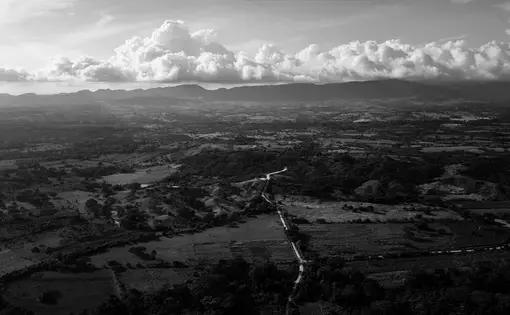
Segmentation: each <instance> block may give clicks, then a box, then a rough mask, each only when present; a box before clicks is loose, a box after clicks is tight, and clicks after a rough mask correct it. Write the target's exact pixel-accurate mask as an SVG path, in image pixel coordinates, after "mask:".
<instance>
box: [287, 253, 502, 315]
mask: <svg viewBox="0 0 510 315" xmlns="http://www.w3.org/2000/svg"><path fill="white" fill-rule="evenodd" d="M509 283H510V265H509V264H508V263H507V262H493V261H486V262H482V263H478V264H476V265H475V266H473V268H469V269H457V268H448V269H434V270H432V269H431V270H414V271H412V272H411V273H410V275H409V276H408V278H407V280H406V281H405V283H404V284H403V286H401V287H398V288H393V289H387V288H383V287H381V286H380V284H379V283H378V282H377V281H375V280H371V279H368V278H367V277H365V276H364V275H363V274H362V273H361V272H359V271H356V270H352V269H350V268H344V267H343V264H342V261H341V260H337V259H334V258H332V259H328V260H327V261H323V262H321V263H320V264H316V265H313V266H310V268H309V269H308V270H307V272H306V274H305V279H304V280H303V282H302V285H301V286H300V288H299V291H298V293H297V299H298V300H299V301H301V302H316V301H322V303H324V304H325V305H326V306H327V307H325V309H324V310H323V311H325V314H339V315H342V314H345V315H347V314H377V315H379V314H380V315H386V314H388V315H390V314H420V315H421V314H494V315H496V314H497V315H499V314H501V315H502V314H509V313H510V284H509Z"/></svg>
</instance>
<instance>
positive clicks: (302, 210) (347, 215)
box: [282, 199, 461, 223]
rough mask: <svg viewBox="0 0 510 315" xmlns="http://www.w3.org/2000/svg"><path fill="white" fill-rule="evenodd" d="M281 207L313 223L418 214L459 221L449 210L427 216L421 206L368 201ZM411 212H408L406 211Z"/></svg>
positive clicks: (289, 202) (384, 219)
mask: <svg viewBox="0 0 510 315" xmlns="http://www.w3.org/2000/svg"><path fill="white" fill-rule="evenodd" d="M282 203H283V205H284V208H285V209H286V210H287V211H288V213H289V214H291V215H295V216H297V217H299V218H304V219H307V220H308V221H310V222H314V221H315V220H318V219H324V220H326V221H327V222H331V223H344V222H351V221H355V220H366V219H368V220H370V221H373V222H387V221H392V220H406V219H414V218H415V217H416V216H417V215H421V216H422V217H423V218H426V219H431V220H444V219H461V217H460V215H459V214H457V213H456V212H454V211H452V210H449V209H439V208H437V209H436V210H431V211H430V214H425V213H424V210H425V209H426V208H427V207H425V206H423V205H420V204H409V205H382V204H374V203H367V202H353V201H345V202H323V203H319V202H317V201H304V200H303V201H301V200H299V201H298V200H292V199H288V200H283V201H282ZM344 205H345V206H352V207H353V208H354V209H353V210H350V209H344V208H343V207H344ZM368 206H372V207H373V208H374V211H372V212H368V211H363V212H362V211H356V210H355V209H356V208H359V207H368ZM409 209H411V210H409Z"/></svg>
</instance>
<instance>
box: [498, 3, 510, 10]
mask: <svg viewBox="0 0 510 315" xmlns="http://www.w3.org/2000/svg"><path fill="white" fill-rule="evenodd" d="M494 6H495V7H497V8H499V9H502V10H505V11H510V2H503V3H498V4H495V5H494Z"/></svg>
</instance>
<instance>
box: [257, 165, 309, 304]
mask: <svg viewBox="0 0 510 315" xmlns="http://www.w3.org/2000/svg"><path fill="white" fill-rule="evenodd" d="M286 171H287V167H285V168H284V169H282V170H281V171H277V172H272V173H268V174H266V176H265V177H262V178H259V180H265V181H266V185H265V186H264V188H263V189H262V192H261V193H260V195H261V196H262V198H264V200H265V201H266V202H268V203H269V204H271V205H272V206H274V207H275V208H276V210H277V212H278V216H279V217H280V221H281V222H282V225H283V228H284V229H285V231H290V225H289V224H288V222H287V219H286V218H285V214H284V213H283V211H282V210H281V209H280V207H278V205H276V204H275V203H274V202H272V201H271V200H269V198H268V197H267V195H266V188H267V184H268V183H269V181H270V180H271V176H273V175H277V174H281V173H284V172H286ZM289 243H290V245H291V247H292V250H293V251H294V255H295V256H296V259H297V261H298V262H299V273H298V277H297V278H296V280H295V281H294V288H293V291H292V294H291V295H290V296H289V299H288V304H287V311H286V314H289V306H290V304H292V303H294V296H295V294H296V292H297V290H298V287H299V284H300V283H301V280H302V279H303V273H304V272H305V264H306V263H307V261H306V260H305V259H304V258H303V256H302V254H301V251H300V250H299V248H298V247H297V245H296V243H295V242H292V240H290V239H289Z"/></svg>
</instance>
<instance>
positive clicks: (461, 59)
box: [0, 0, 510, 94]
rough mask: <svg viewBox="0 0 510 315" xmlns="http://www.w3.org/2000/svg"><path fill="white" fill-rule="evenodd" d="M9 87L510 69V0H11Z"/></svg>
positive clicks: (2, 25) (4, 17) (4, 77)
mask: <svg viewBox="0 0 510 315" xmlns="http://www.w3.org/2000/svg"><path fill="white" fill-rule="evenodd" d="M0 39H2V40H0V92H2V93H13V94H19V93H27V92H36V93H57V92H69V91H73V90H79V89H97V88H105V87H108V88H134V87H136V88H139V87H152V86H160V85H171V84H178V83H180V82H199V83H203V84H204V85H208V86H212V87H214V86H222V85H228V84H236V85H239V84H253V83H276V82H314V83H329V82H346V81H352V80H371V79H380V78H402V79H406V78H407V79H420V78H426V79H434V78H438V79H453V80H508V79H510V44H509V43H510V1H505V0H355V1H349V0H181V1H176V0H23V1H21V0H0Z"/></svg>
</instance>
